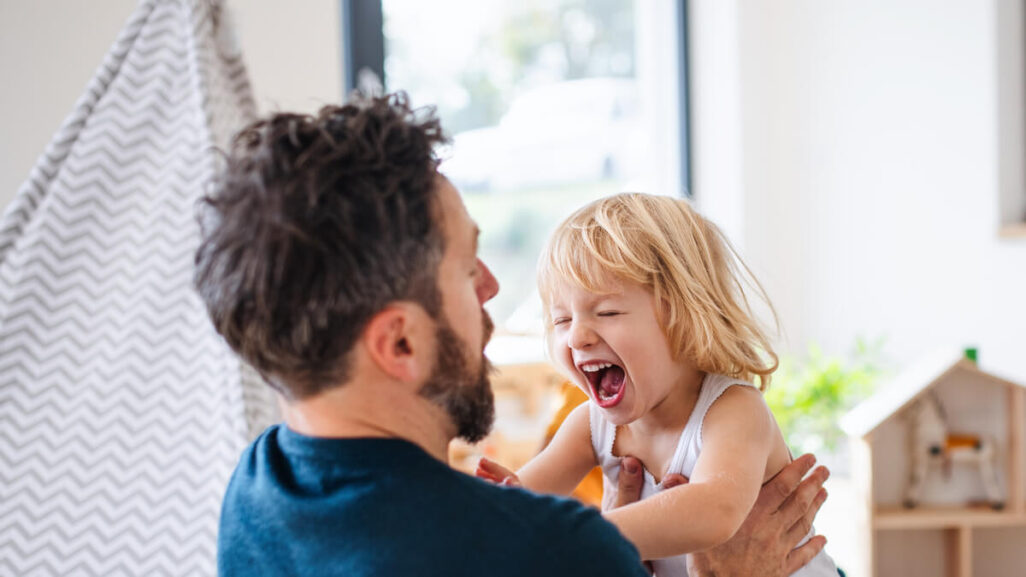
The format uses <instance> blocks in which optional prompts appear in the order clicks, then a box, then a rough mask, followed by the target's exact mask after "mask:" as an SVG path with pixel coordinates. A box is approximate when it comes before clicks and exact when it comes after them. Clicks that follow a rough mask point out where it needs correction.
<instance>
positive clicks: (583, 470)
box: [477, 403, 597, 495]
mask: <svg viewBox="0 0 1026 577" xmlns="http://www.w3.org/2000/svg"><path fill="white" fill-rule="evenodd" d="M596 462H597V461H596V458H595V451H594V450H593V449H592V448H591V429H590V423H589V418H588V404H587V403H584V404H582V405H579V406H578V407H577V408H575V409H574V410H573V412H571V413H570V415H569V416H568V417H567V418H566V420H565V421H563V425H562V426H561V427H559V430H558V431H557V432H556V435H555V436H554V437H553V438H552V442H550V443H549V444H548V446H546V447H545V448H544V449H542V451H541V452H540V453H538V455H537V456H536V457H535V458H533V459H531V461H530V462H528V463H527V464H526V465H524V466H523V467H522V468H521V469H520V470H519V471H517V474H516V475H514V476H512V480H511V482H509V483H508V484H514V485H515V484H517V481H518V480H519V484H520V485H521V486H523V487H525V488H527V489H530V490H532V491H535V492H537V493H550V494H554V495H569V494H570V492H571V491H573V490H574V487H576V486H577V484H578V483H580V482H581V479H583V478H584V476H585V475H587V474H588V471H590V470H591V468H592V467H594V466H595V465H596ZM506 473H508V471H507V470H505V469H504V468H503V467H501V466H498V465H496V464H495V463H490V462H485V460H484V459H482V463H481V464H480V465H478V473H477V476H478V477H483V478H485V479H490V480H492V481H496V482H501V481H502V480H503V479H504V478H506V477H509V475H507V474H506Z"/></svg>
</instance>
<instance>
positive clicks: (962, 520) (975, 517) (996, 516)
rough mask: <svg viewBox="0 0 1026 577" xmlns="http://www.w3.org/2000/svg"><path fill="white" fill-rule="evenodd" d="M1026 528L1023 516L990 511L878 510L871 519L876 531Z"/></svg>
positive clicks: (1011, 512) (1025, 520) (953, 509)
mask: <svg viewBox="0 0 1026 577" xmlns="http://www.w3.org/2000/svg"><path fill="white" fill-rule="evenodd" d="M1012 526H1024V527H1026V515H1023V514H1021V513H1016V512H1013V511H992V510H990V509H984V508H980V509H961V508H950V509H937V508H932V509H912V510H909V509H903V508H900V507H894V508H882V509H878V510H877V512H876V515H874V518H873V527H874V528H876V529H884V530H886V529H946V528H948V529H950V528H956V527H1012Z"/></svg>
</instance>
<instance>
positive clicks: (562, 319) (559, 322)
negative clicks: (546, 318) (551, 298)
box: [552, 317, 570, 327]
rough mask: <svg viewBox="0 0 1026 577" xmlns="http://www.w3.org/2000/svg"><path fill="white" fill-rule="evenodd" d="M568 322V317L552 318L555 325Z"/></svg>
mask: <svg viewBox="0 0 1026 577" xmlns="http://www.w3.org/2000/svg"><path fill="white" fill-rule="evenodd" d="M568 322H570V317H559V318H556V319H553V320H552V324H553V326H557V327H558V326H559V325H565V324H566V323H568Z"/></svg>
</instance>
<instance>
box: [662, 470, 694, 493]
mask: <svg viewBox="0 0 1026 577" xmlns="http://www.w3.org/2000/svg"><path fill="white" fill-rule="evenodd" d="M687 484H688V478H687V477H685V476H684V475H681V474H679V473H670V474H669V475H667V476H665V477H663V482H662V487H663V490H664V491H665V490H666V489H672V488H674V487H677V486H679V485H687Z"/></svg>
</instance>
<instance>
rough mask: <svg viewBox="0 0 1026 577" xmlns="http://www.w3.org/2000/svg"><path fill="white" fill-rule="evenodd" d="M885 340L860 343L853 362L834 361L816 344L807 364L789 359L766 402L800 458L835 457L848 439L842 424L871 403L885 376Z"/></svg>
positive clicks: (850, 359)
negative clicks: (821, 454)
mask: <svg viewBox="0 0 1026 577" xmlns="http://www.w3.org/2000/svg"><path fill="white" fill-rule="evenodd" d="M882 346H883V339H877V340H875V341H873V342H867V341H865V340H863V339H861V338H860V339H858V340H857V341H856V344H855V350H854V352H853V354H851V355H850V356H849V357H848V358H843V357H840V356H831V355H827V354H825V353H824V352H823V350H822V349H821V348H820V347H819V346H818V345H816V344H811V345H809V348H808V352H807V354H806V356H805V357H804V358H801V359H799V358H795V357H793V356H784V357H782V358H781V360H780V368H778V369H777V372H776V373H774V375H773V380H772V382H771V384H770V387H769V389H768V390H767V391H766V402H767V404H769V406H770V409H772V411H773V414H774V415H775V416H776V418H777V423H778V424H779V425H780V430H781V431H782V432H783V433H784V438H785V439H786V440H787V444H788V446H790V447H791V450H792V452H794V454H795V455H798V454H801V453H808V452H817V451H819V452H824V451H826V452H832V451H834V450H836V449H837V445H838V442H839V441H841V440H842V439H843V438H844V433H843V432H842V431H841V430H840V427H839V426H838V424H837V422H838V421H839V420H840V418H841V416H842V415H844V413H846V412H847V411H848V410H850V409H851V408H852V407H853V406H855V404H856V403H858V402H859V401H861V400H863V399H865V398H866V397H868V396H869V395H870V394H871V393H872V392H873V389H874V388H875V386H876V383H877V381H878V380H879V378H880V377H881V376H882V375H883V374H884V369H883V366H882V361H881V358H882V356H881V349H882Z"/></svg>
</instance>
